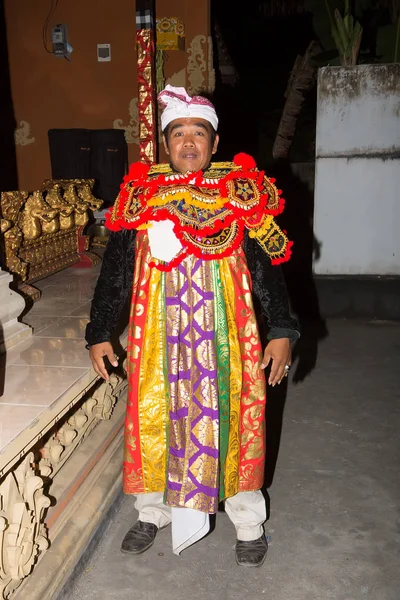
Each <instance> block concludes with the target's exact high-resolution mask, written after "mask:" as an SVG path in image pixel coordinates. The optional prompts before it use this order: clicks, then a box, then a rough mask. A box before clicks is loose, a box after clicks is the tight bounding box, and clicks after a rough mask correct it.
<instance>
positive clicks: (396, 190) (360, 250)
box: [314, 64, 400, 275]
mask: <svg viewBox="0 0 400 600" xmlns="http://www.w3.org/2000/svg"><path fill="white" fill-rule="evenodd" d="M314 231H315V236H316V238H317V240H318V241H319V242H320V243H321V257H320V259H319V260H318V261H316V262H315V264H314V271H315V273H317V274H320V275H400V65H399V64H393V65H362V66H357V67H325V68H323V69H320V71H319V76H318V108H317V140H316V173H315V211H314Z"/></svg>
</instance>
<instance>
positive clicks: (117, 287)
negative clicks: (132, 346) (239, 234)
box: [86, 229, 299, 346]
mask: <svg viewBox="0 0 400 600" xmlns="http://www.w3.org/2000/svg"><path fill="white" fill-rule="evenodd" d="M135 240H136V230H135V229H122V230H121V231H117V232H111V234H110V238H109V241H108V244H107V247H106V250H105V252H104V257H103V264H102V267H101V272H100V276H99V279H98V281H97V285H96V288H95V292H94V297H93V302H92V309H91V313H90V323H89V324H88V325H87V328H86V341H87V343H88V346H93V345H94V344H99V343H101V342H107V341H109V340H110V338H111V336H112V334H113V332H114V330H115V328H116V326H117V323H118V319H119V317H120V314H121V311H122V309H123V307H124V305H125V302H126V301H127V298H128V294H130V293H131V286H132V281H133V271H134V266H135ZM243 246H244V252H245V254H246V259H247V264H248V267H249V270H250V274H251V278H252V283H253V295H254V296H255V297H256V299H257V300H258V304H259V306H260V309H261V312H262V314H263V316H264V317H265V319H266V321H267V324H268V327H269V333H268V336H267V337H268V339H277V338H284V337H288V338H290V339H291V340H292V341H295V340H296V339H297V338H298V336H299V334H298V325H297V322H296V320H295V319H293V318H292V317H291V315H290V310H289V301H288V295H287V290H286V284H285V281H284V278H283V274H282V270H281V268H280V267H278V266H273V265H271V260H270V258H269V257H268V256H267V254H266V253H265V252H264V250H263V249H262V248H261V247H260V245H259V244H258V243H257V242H256V241H255V240H254V239H253V238H250V237H249V236H248V235H247V232H246V233H245V237H244V244H243Z"/></svg>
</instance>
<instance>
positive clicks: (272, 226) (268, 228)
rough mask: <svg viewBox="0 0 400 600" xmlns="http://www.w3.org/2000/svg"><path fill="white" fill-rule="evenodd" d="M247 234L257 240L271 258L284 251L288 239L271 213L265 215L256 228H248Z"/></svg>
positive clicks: (281, 254)
mask: <svg viewBox="0 0 400 600" xmlns="http://www.w3.org/2000/svg"><path fill="white" fill-rule="evenodd" d="M249 236H250V237H252V238H255V239H256V240H257V242H258V243H259V244H260V246H261V248H262V249H263V250H264V252H266V254H268V256H269V257H270V258H271V259H274V258H279V257H281V256H283V255H284V254H285V252H286V249H287V246H288V241H289V240H288V239H287V237H286V235H285V234H284V233H283V231H282V230H281V229H280V227H279V226H278V225H277V224H276V223H275V221H274V218H273V217H272V216H271V215H266V216H265V218H264V219H263V222H262V224H261V226H260V227H258V228H257V229H250V231H249Z"/></svg>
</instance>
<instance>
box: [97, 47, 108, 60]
mask: <svg viewBox="0 0 400 600" xmlns="http://www.w3.org/2000/svg"><path fill="white" fill-rule="evenodd" d="M97 60H98V62H110V61H111V44H97Z"/></svg>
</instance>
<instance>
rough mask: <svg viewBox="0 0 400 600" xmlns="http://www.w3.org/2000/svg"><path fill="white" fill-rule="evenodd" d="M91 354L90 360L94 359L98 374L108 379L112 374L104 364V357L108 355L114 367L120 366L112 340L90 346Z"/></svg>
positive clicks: (94, 367)
mask: <svg viewBox="0 0 400 600" xmlns="http://www.w3.org/2000/svg"><path fill="white" fill-rule="evenodd" d="M89 356H90V360H91V361H92V365H93V369H94V370H95V371H96V373H97V375H100V377H102V378H103V379H105V380H106V381H108V380H109V379H110V376H109V374H108V373H107V369H106V366H105V364H104V357H105V356H107V358H108V360H109V361H110V363H111V364H112V366H113V367H118V357H117V356H116V355H115V353H114V350H113V347H112V345H111V344H110V342H102V343H101V344H94V345H93V346H91V347H90V350H89Z"/></svg>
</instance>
